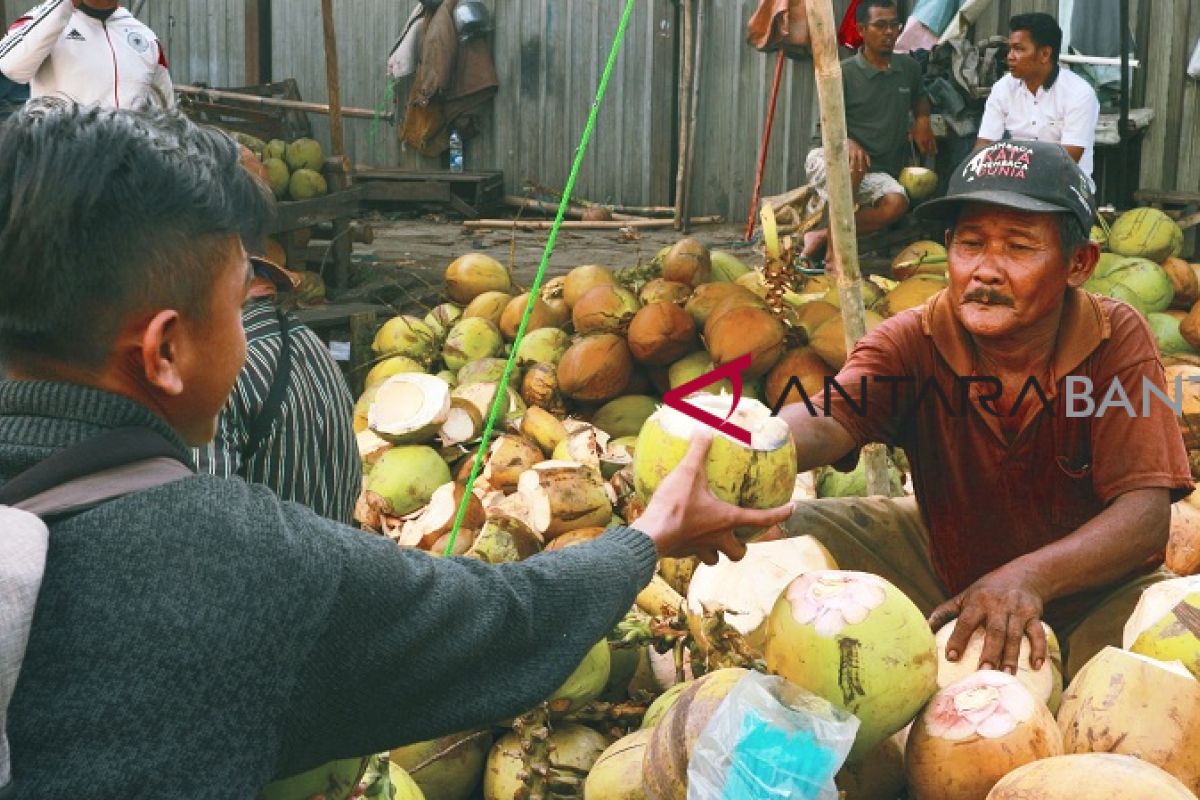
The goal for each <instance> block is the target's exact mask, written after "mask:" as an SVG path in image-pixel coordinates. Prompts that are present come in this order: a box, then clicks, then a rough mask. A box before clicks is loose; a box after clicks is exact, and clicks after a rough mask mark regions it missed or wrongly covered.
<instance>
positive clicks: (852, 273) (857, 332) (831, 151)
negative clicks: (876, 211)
mask: <svg viewBox="0 0 1200 800" xmlns="http://www.w3.org/2000/svg"><path fill="white" fill-rule="evenodd" d="M805 2H806V3H807V4H808V28H809V32H810V34H811V35H812V51H813V65H814V69H815V72H816V79H817V94H818V97H819V98H820V102H821V136H822V138H823V141H822V145H823V147H824V149H825V169H826V174H827V175H828V179H827V188H828V192H829V240H830V241H829V247H830V250H831V251H832V252H833V254H834V257H835V259H836V261H837V268H838V275H837V285H838V296H839V297H840V298H841V301H842V302H841V304H842V327H843V329H844V330H845V334H846V352H847V353H849V352H850V351H851V350H852V349H854V345H855V344H856V343H857V342H858V340H859V339H861V338H862V337H863V334H864V333H866V315H865V309H864V308H863V297H862V272H861V271H860V270H859V266H858V239H857V228H856V226H855V224H854V197H853V193H852V187H851V186H850V157H849V154H848V151H847V148H846V137H847V134H846V103H845V99H844V95H843V94H842V64H841V60H840V59H839V56H838V49H837V25H836V23H835V22H834V16H833V4H832V2H831V0H805ZM862 457H863V460H864V462H865V465H866V472H867V493H868V494H871V495H888V494H890V491H889V489H888V486H889V481H888V476H887V453H886V451H885V450H884V449H883V446H882V445H869V446H868V447H866V448H864V449H863V456H862Z"/></svg>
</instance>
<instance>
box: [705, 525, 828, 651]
mask: <svg viewBox="0 0 1200 800" xmlns="http://www.w3.org/2000/svg"><path fill="white" fill-rule="evenodd" d="M829 567H830V562H829V557H828V553H827V552H826V551H825V550H824V548H822V547H821V546H820V545H819V544H816V543H815V540H813V539H811V538H810V537H807V536H798V537H796V538H793V539H781V540H779V541H775V542H753V543H751V544H749V545H747V547H746V555H745V556H743V557H742V559H741V560H740V561H730V560H729V558H728V557H727V556H725V555H724V554H722V555H721V556H719V559H718V561H717V563H716V564H714V565H712V566H708V565H706V564H701V565H700V566H698V567H697V568H696V572H695V574H694V575H693V576H692V580H691V583H690V584H689V585H688V595H687V603H688V611H689V612H690V613H692V614H703V613H704V606H705V605H706V604H717V605H720V606H724V607H725V608H726V612H725V621H726V622H728V623H729V624H730V625H731V626H732V627H733V628H735V629H736V630H737V631H738V632H739V633H741V634H743V635H747V634H750V633H752V632H753V631H755V630H757V629H758V628H759V627H760V626H761V625H762V624H763V623H764V622H765V621H766V619H767V617H768V616H769V615H770V613H771V609H772V608H774V607H775V601H776V600H778V599H779V595H780V594H781V593H782V592H783V590H784V589H786V588H787V586H788V584H790V583H791V582H792V581H793V580H795V579H796V578H797V577H799V576H800V575H803V574H804V573H806V572H809V571H811V570H814V569H820V570H823V569H828V568H829Z"/></svg>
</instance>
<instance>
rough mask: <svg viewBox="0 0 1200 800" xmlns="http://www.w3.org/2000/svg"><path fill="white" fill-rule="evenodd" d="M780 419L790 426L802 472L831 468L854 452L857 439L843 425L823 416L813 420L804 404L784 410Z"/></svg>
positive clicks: (821, 414) (820, 413)
mask: <svg viewBox="0 0 1200 800" xmlns="http://www.w3.org/2000/svg"><path fill="white" fill-rule="evenodd" d="M779 418H780V419H782V420H783V421H784V422H786V423H787V424H788V428H789V429H790V430H791V432H792V439H793V440H794V441H795V442H796V452H797V455H798V457H799V464H798V469H799V471H800V472H808V471H809V470H811V469H815V468H817V467H823V466H825V465H826V464H832V463H833V462H835V461H837V460H839V459H841V458H842V457H843V456H845V455H846V454H847V453H849V452H850V451H851V450H853V449H854V439H853V438H852V437H851V436H850V434H849V433H848V432H847V431H846V429H845V428H843V427H842V424H841V423H840V422H838V421H837V420H835V419H834V418H833V417H828V416H825V415H824V413H822V412H819V413H818V415H817V416H813V415H812V414H810V413H809V411H808V408H807V407H806V406H805V405H804V404H803V403H793V404H791V405H787V406H784V407H783V408H781V409H780V410H779Z"/></svg>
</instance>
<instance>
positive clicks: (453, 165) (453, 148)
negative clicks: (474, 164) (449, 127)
mask: <svg viewBox="0 0 1200 800" xmlns="http://www.w3.org/2000/svg"><path fill="white" fill-rule="evenodd" d="M450 171H451V172H462V171H463V143H462V137H461V136H459V135H458V131H450Z"/></svg>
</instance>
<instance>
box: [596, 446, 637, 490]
mask: <svg viewBox="0 0 1200 800" xmlns="http://www.w3.org/2000/svg"><path fill="white" fill-rule="evenodd" d="M636 447H637V438H636V437H633V436H624V437H622V438H620V439H613V440H612V441H611V442H609V443H608V444H607V445H605V447H604V452H603V453H602V454H601V455H600V474H601V475H602V476H604V479H605V480H608V479H609V478H611V477H613V476H614V475H616V474H617V473H618V472H620V471H621V470H622V469H624V468H625V467H628V466H629V465H630V464H632V463H633V451H634V449H636Z"/></svg>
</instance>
